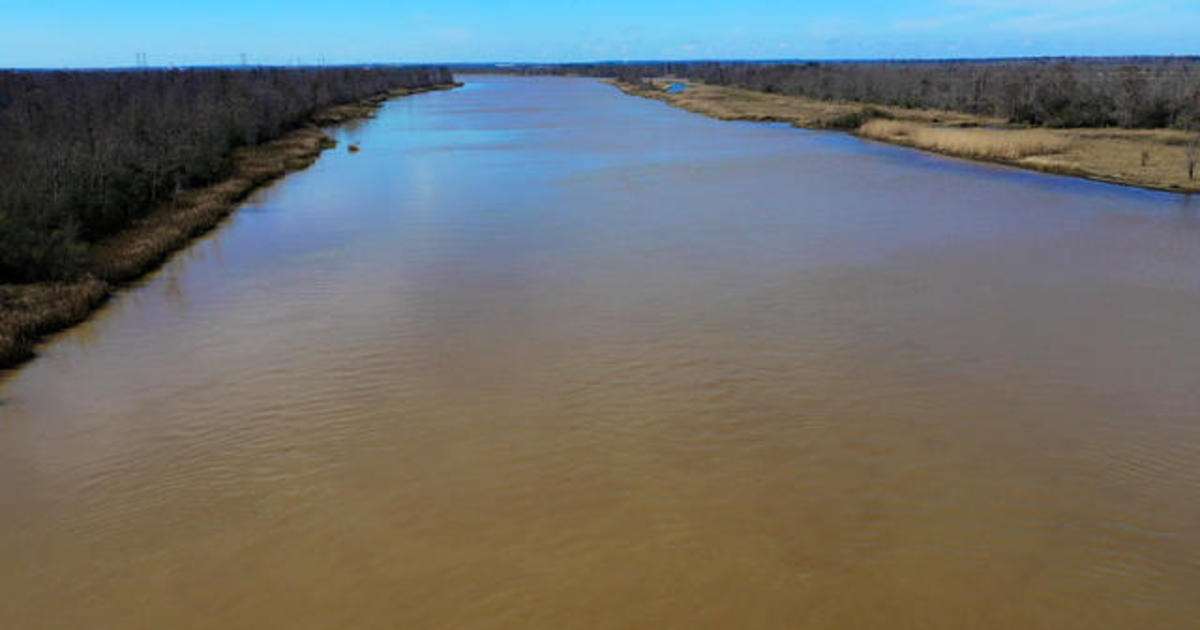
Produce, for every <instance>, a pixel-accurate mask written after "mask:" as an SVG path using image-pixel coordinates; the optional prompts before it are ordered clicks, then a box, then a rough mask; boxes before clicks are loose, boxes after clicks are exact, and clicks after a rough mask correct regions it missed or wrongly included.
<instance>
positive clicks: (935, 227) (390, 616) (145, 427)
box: [0, 77, 1200, 629]
mask: <svg viewBox="0 0 1200 630" xmlns="http://www.w3.org/2000/svg"><path fill="white" fill-rule="evenodd" d="M466 81H467V85H466V86H465V87H463V88H462V89H459V90H454V91H449V92H434V93H428V94H421V95H416V96H413V97H410V98H404V99H400V100H396V101H393V102H391V103H389V104H387V105H386V106H385V108H384V109H383V110H382V111H381V112H380V114H379V116H378V117H377V118H375V119H372V120H369V121H365V122H362V123H360V124H356V125H351V126H348V127H344V128H342V129H339V130H337V131H336V134H337V135H338V137H339V139H340V140H341V142H342V144H341V146H340V147H339V148H338V149H334V150H331V151H329V152H327V153H326V154H325V155H324V156H323V157H322V158H321V159H320V160H319V162H318V163H317V164H316V165H314V166H313V167H312V168H310V169H309V170H307V171H304V172H300V173H296V174H293V175H291V176H289V177H287V178H286V179H284V180H281V181H279V182H277V183H276V184H274V185H272V186H270V187H268V188H266V189H264V190H261V191H260V192H259V193H257V194H255V195H254V196H253V197H252V198H251V199H249V200H248V202H247V203H246V204H245V206H244V208H242V209H241V210H240V211H239V212H237V213H236V214H235V215H234V216H233V217H232V218H231V219H230V220H229V221H228V222H227V223H226V224H224V225H223V226H222V227H221V228H220V229H219V230H217V231H216V232H214V233H212V234H210V235H209V236H207V237H205V238H203V239H201V240H200V241H198V242H196V243H195V244H194V245H193V246H192V247H191V248H190V249H188V250H187V251H185V252H183V253H181V254H180V255H178V256H176V257H175V258H174V259H172V260H171V261H170V262H169V263H168V264H167V265H166V266H165V267H164V268H163V269H162V270H161V271H159V272H157V273H155V274H153V275H152V276H151V277H149V278H148V279H146V280H145V281H144V282H142V283H140V284H138V285H137V286H135V287H132V288H130V289H128V290H125V291H123V292H121V293H120V294H119V295H118V296H117V297H116V298H115V299H114V300H113V301H112V302H111V303H110V304H109V305H108V306H106V307H105V308H104V309H103V310H102V311H100V312H99V313H98V314H97V315H96V316H95V317H94V318H93V319H92V320H91V321H90V322H88V323H87V324H85V325H83V326H80V327H77V328H75V329H73V330H71V331H69V332H67V333H65V334H61V335H58V336H56V337H55V338H53V339H52V340H51V341H50V342H49V343H48V344H46V345H45V347H43V348H42V352H41V356H40V357H39V358H38V359H36V360H35V361H33V362H31V363H29V364H27V365H26V366H24V367H22V368H21V369H19V370H17V371H15V372H12V373H10V374H8V375H6V376H4V377H0V378H2V380H0V627H4V628H23V629H24V628H64V627H79V628H84V627H86V628H121V629H128V628H226V629H229V628H270V627H281V628H282V627H287V628H333V627H353V628H535V627H537V628H542V627H544V628H562V627H577V628H587V627H595V628H616V627H623V628H635V627H636V628H688V629H692V628H707V627H711V628H751V627H757V628H782V627H787V628H807V627H812V628H835V627H837V628H848V627H887V628H909V627H911V628H964V627H971V628H1133V627H1136V628H1180V627H1186V626H1189V625H1191V624H1194V623H1195V622H1196V620H1197V619H1200V597H1198V596H1197V593H1200V201H1193V200H1189V199H1188V198H1187V197H1182V196H1172V195H1169V194H1164V193H1153V192H1146V191H1138V190H1133V189H1126V188H1120V187H1116V186H1110V185H1105V184H1097V183H1092V182H1086V181H1081V180H1073V179H1068V178H1063V177H1054V176H1045V175H1040V174H1034V173H1028V172H1022V171H1017V170H1011V169H1006V168H999V167H991V166H984V165H977V164H971V163H967V162H962V161H957V160H953V159H948V158H943V157H937V156H931V155H926V154H921V153H918V152H914V151H910V150H907V149H901V148H896V147H890V146H886V145H879V144H873V143H870V142H866V141H862V140H859V139H856V138H853V137H850V136H847V135H841V134H835V133H826V132H816V131H805V130H797V129H792V128H788V127H785V126H781V125H771V124H754V123H730V122H720V121H715V120H710V119H707V118H704V117H701V116H699V115H695V114H691V113H687V112H684V111H680V110H676V109H672V108H670V107H669V106H667V105H665V104H663V103H660V102H657V101H651V100H643V99H638V98H633V97H629V96H625V95H623V94H621V93H620V92H619V91H617V90H616V89H615V88H612V87H610V86H607V85H604V84H601V83H599V82H595V81H591V80H586V79H563V78H506V77H466ZM353 142H357V143H359V144H360V145H361V151H360V152H357V153H350V152H348V151H346V149H345V147H346V146H347V145H348V144H350V143H353Z"/></svg>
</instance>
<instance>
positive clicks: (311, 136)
mask: <svg viewBox="0 0 1200 630" xmlns="http://www.w3.org/2000/svg"><path fill="white" fill-rule="evenodd" d="M461 85H462V84H461V83H450V84H438V85H433V86H428V87H420V88H399V89H395V90H391V91H388V92H386V93H382V94H378V95H375V96H372V97H369V98H367V99H364V100H362V101H359V102H357V103H350V104H345V105H335V106H332V107H329V108H326V109H324V110H322V111H320V112H318V113H317V114H315V115H314V116H312V118H311V119H310V122H309V123H308V124H306V125H304V126H302V127H300V128H299V129H296V130H294V131H291V132H289V133H287V134H284V135H283V136H281V137H279V138H276V139H274V140H271V141H268V142H265V143H263V144H259V145H255V146H250V147H243V148H241V149H238V150H237V151H236V152H235V153H234V162H235V166H234V169H233V173H232V174H231V175H230V176H229V177H228V178H225V179H223V180H221V181H219V182H216V183H213V184H210V185H207V186H202V187H199V188H195V189H190V190H185V191H183V192H182V193H180V194H178V195H176V196H175V198H174V199H172V200H170V201H168V202H166V203H164V204H162V205H161V206H160V207H159V208H158V209H156V210H154V211H153V212H151V213H150V214H149V215H147V216H146V217H144V218H142V219H139V220H137V221H136V222H134V223H133V224H132V225H130V226H129V227H128V228H126V229H124V230H121V231H120V232H118V233H116V234H114V235H112V236H111V237H108V238H106V239H104V240H103V241H101V242H100V243H98V244H97V245H96V246H95V257H94V262H93V263H92V266H91V269H90V270H89V272H88V273H87V274H85V275H84V276H83V277H82V278H80V279H78V280H71V281H66V282H39V283H31V284H10V285H3V284H0V375H2V374H3V371H4V370H8V369H11V368H15V367H17V366H18V365H20V364H22V363H24V362H25V361H28V360H29V359H32V358H33V357H34V356H35V352H34V348H35V346H36V345H37V344H38V343H40V342H41V341H42V340H43V339H44V338H45V337H46V336H48V335H50V334H53V333H55V332H59V331H61V330H64V329H66V328H69V327H71V326H74V325H76V324H78V323H80V322H83V321H84V320H86V319H87V318H88V317H89V316H90V315H91V314H92V313H93V312H94V311H96V310H97V309H98V308H100V306H102V305H103V304H104V303H105V302H106V301H107V300H108V298H110V297H111V296H112V295H113V293H115V292H116V291H117V290H118V289H119V288H120V287H121V286H122V285H124V284H126V283H129V282H131V281H134V280H137V279H139V278H141V277H143V276H145V275H146V274H148V273H150V272H152V271H154V270H156V269H158V268H159V267H160V266H161V265H162V264H163V263H164V262H166V261H167V260H168V259H169V258H170V257H171V255H172V254H174V253H175V252H177V251H179V250H181V249H183V248H185V247H187V246H188V245H189V244H190V243H191V242H192V241H193V240H195V239H196V238H198V237H200V236H202V235H204V234H206V233H208V232H209V231H211V230H212V229H214V228H215V227H217V226H218V225H220V223H221V222H222V221H223V220H224V219H225V217H227V216H229V215H230V214H232V213H233V212H234V211H235V210H236V209H237V208H238V206H239V205H240V204H241V202H242V201H243V200H245V199H246V197H247V196H248V195H249V194H250V193H252V192H254V191H255V190H257V189H258V188H261V187H262V186H263V185H265V184H268V183H270V182H272V181H274V180H276V179H279V178H280V177H283V176H284V175H287V174H288V173H292V172H295V171H299V170H303V169H305V168H308V167H309V166H311V165H312V164H313V163H314V162H316V160H317V158H318V157H319V156H320V154H321V153H322V152H323V151H324V150H325V149H329V148H332V147H334V146H336V145H337V143H336V141H334V140H333V138H331V137H330V136H329V135H328V134H326V133H325V132H324V131H323V130H322V127H327V126H332V125H338V124H342V123H345V122H348V121H351V120H355V119H360V118H366V117H369V116H371V115H373V114H374V113H375V111H376V110H378V109H379V108H380V107H381V106H382V105H383V103H384V102H386V101H388V100H391V99H393V98H399V97H403V96H409V95H412V94H418V93H422V92H431V91H438V90H448V89H453V88H456V87H459V86H461Z"/></svg>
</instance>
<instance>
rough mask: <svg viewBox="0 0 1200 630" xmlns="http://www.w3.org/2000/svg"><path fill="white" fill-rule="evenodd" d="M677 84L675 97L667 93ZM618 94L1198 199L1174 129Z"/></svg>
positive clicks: (733, 91)
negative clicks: (1048, 124) (1059, 125)
mask: <svg viewBox="0 0 1200 630" xmlns="http://www.w3.org/2000/svg"><path fill="white" fill-rule="evenodd" d="M678 83H684V84H686V85H687V86H688V88H687V89H685V90H682V91H678V90H676V91H668V90H669V88H670V87H671V85H672V84H678ZM613 85H615V86H616V87H618V88H619V89H620V90H621V91H623V92H625V93H626V94H630V95H633V96H641V97H645V98H653V99H656V100H660V101H663V102H665V103H668V104H670V105H673V106H675V107H679V108H682V109H686V110H688V111H692V112H696V113H699V114H704V115H706V116H710V117H712V118H717V119H720V120H749V121H759V122H784V123H788V124H791V125H793V126H796V127H803V128H807V129H833V130H840V131H847V132H850V133H853V134H855V135H859V136H862V137H864V138H870V139H872V140H879V141H882V142H888V143H890V144H897V145H901V146H907V147H912V148H916V149H921V150H924V151H930V152H933V153H940V154H943V155H950V156H954V157H961V158H967V159H972V160H977V161H985V162H993V163H998V164H1005V165H1009V166H1016V167H1019V168H1025V169H1030V170H1035V171H1041V172H1045V173H1054V174H1059V175H1070V176H1074V177H1082V178H1086V179H1092V180H1096V181H1103V182H1109V183H1114V184H1122V185H1126V186H1137V187H1140V188H1148V189H1152V190H1163V191H1169V192H1184V193H1195V192H1200V179H1195V180H1193V179H1189V177H1188V159H1189V158H1188V143H1189V142H1193V141H1194V137H1195V136H1194V134H1188V133H1187V132H1184V131H1180V130H1176V129H1119V128H1105V129H1087V128H1085V129H1050V128H1040V127H1039V128H1029V127H1020V126H1014V125H1009V124H1008V123H1007V122H1006V121H1004V120H1002V119H998V118H988V117H983V116H974V115H971V114H964V113H961V112H952V111H942V110H931V109H907V108H902V107H887V106H874V105H864V104H862V103H848V102H828V101H816V100H812V99H806V98H802V97H795V96H784V95H779V94H768V93H765V92H757V91H753V90H746V89H741V88H732V87H724V86H714V85H707V84H703V83H696V82H687V81H679V80H676V79H653V80H650V81H648V82H646V83H645V84H643V85H634V84H631V83H622V82H616V81H614V82H613Z"/></svg>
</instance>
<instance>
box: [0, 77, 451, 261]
mask: <svg viewBox="0 0 1200 630" xmlns="http://www.w3.org/2000/svg"><path fill="white" fill-rule="evenodd" d="M452 80H453V78H452V77H451V75H450V72H449V70H447V69H446V68H426V67H402V66H368V67H327V68H244V69H187V70H139V71H52V72H47V71H0V283H3V282H23V281H34V280H45V279H57V278H64V277H69V276H71V275H72V274H74V273H77V271H78V270H79V269H80V268H81V266H82V264H83V261H84V260H85V259H86V252H87V248H88V245H89V244H90V243H93V242H95V241H96V240H97V239H100V238H102V237H104V236H106V235H108V234H111V233H113V232H114V231H116V230H119V229H120V228H121V227H123V226H125V225H127V224H128V223H129V222H130V221H132V220H133V219H135V218H138V217H140V216H142V215H144V214H145V213H146V212H148V211H149V210H150V209H151V208H153V207H154V206H155V205H156V204H158V203H160V202H162V201H164V200H166V199H168V198H170V197H171V195H173V194H174V193H175V192H177V191H179V190H181V189H184V188H188V187H194V186H199V185H203V184H206V183H211V182H214V181H217V180H219V179H221V178H223V177H225V176H227V175H228V174H229V172H230V169H231V168H232V154H233V150H234V149H236V148H237V147H240V146H244V145H252V144H257V143H261V142H264V141H267V140H271V139H274V138H276V137H279V136H280V135H282V134H284V133H286V132H287V131H289V130H291V129H294V128H296V127H298V126H300V125H303V124H304V123H305V122H307V121H308V120H309V118H310V117H311V116H312V115H313V114H314V113H316V112H317V111H318V110H320V109H322V108H325V107H328V106H331V105H338V104H344V103H350V102H354V101H359V100H361V99H364V98H367V97H369V96H373V95H376V94H380V93H382V92H386V91H388V90H392V89H396V88H415V87H426V86H431V85H435V84H444V83H449V82H451V81H452Z"/></svg>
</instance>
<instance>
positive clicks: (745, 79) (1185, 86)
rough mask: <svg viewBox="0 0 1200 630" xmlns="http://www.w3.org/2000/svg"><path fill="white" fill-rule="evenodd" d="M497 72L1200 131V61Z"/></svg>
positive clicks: (635, 66) (702, 65) (675, 65)
mask: <svg viewBox="0 0 1200 630" xmlns="http://www.w3.org/2000/svg"><path fill="white" fill-rule="evenodd" d="M473 70H476V71H488V70H489V68H486V67H477V68H473ZM490 70H491V71H509V72H514V71H515V72H520V73H529V74H580V75H587V76H601V77H612V78H619V79H623V80H627V81H634V82H636V81H639V80H641V79H642V78H645V77H656V76H664V75H673V76H676V77H680V78H684V79H690V80H695V81H703V82H705V83H710V84H713V85H728V86H736V87H743V88H749V89H752V90H759V91H763V92H769V93H778V94H789V95H795V96H806V97H809V98H814V99H819V100H838V101H856V102H862V103H873V104H879V105H897V106H901V107H914V108H931V109H948V110H955V111H962V112H968V113H972V114H981V115H985V116H996V117H1000V118H1005V119H1007V120H1010V121H1013V122H1017V123H1028V124H1032V125H1043V126H1048V127H1130V128H1161V127H1177V128H1184V127H1189V126H1193V125H1197V124H1200V58H1196V57H1131V58H1044V59H1009V60H986V61H903V62H888V61H880V62H822V63H817V62H809V63H763V62H664V63H599V64H562V65H542V66H520V67H515V68H514V67H508V68H501V67H492V68H490Z"/></svg>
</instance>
